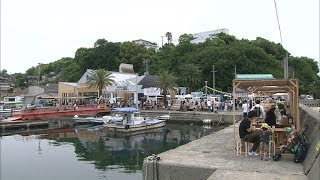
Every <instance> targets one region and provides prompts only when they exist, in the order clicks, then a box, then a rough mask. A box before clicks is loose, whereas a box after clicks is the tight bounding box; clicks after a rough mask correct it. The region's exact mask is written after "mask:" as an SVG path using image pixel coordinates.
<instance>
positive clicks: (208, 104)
mask: <svg viewBox="0 0 320 180" xmlns="http://www.w3.org/2000/svg"><path fill="white" fill-rule="evenodd" d="M207 106H208V111H209V112H210V111H211V101H210V100H208V101H207Z"/></svg>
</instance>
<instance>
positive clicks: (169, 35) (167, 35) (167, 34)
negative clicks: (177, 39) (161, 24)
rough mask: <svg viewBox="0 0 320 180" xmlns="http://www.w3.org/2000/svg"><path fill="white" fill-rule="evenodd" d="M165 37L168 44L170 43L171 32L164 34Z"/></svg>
mask: <svg viewBox="0 0 320 180" xmlns="http://www.w3.org/2000/svg"><path fill="white" fill-rule="evenodd" d="M166 37H167V40H168V44H169V43H171V42H172V33H171V32H166Z"/></svg>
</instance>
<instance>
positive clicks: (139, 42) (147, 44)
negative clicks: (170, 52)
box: [132, 39, 159, 50]
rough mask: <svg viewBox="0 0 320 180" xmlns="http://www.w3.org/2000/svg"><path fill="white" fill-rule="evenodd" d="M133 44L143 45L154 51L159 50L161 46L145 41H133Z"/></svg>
mask: <svg viewBox="0 0 320 180" xmlns="http://www.w3.org/2000/svg"><path fill="white" fill-rule="evenodd" d="M132 42H134V43H136V44H142V45H144V47H146V48H147V49H149V48H152V49H155V50H158V48H159V46H158V45H157V43H154V42H150V41H147V40H143V39H138V40H134V41H132Z"/></svg>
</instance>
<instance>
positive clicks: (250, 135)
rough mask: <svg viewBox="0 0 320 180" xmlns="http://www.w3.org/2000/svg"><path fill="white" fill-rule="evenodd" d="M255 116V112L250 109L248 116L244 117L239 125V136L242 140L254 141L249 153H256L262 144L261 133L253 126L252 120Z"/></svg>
mask: <svg viewBox="0 0 320 180" xmlns="http://www.w3.org/2000/svg"><path fill="white" fill-rule="evenodd" d="M254 118H255V112H254V111H250V112H249V113H248V115H247V117H246V118H244V119H243V120H242V121H241V123H240V125H239V136H240V139H241V140H242V141H245V142H251V143H254V145H253V147H252V149H251V150H250V151H249V155H256V156H258V155H259V154H258V153H256V150H257V148H258V147H259V145H260V135H259V133H256V132H255V128H254V127H253V126H251V121H252V120H254Z"/></svg>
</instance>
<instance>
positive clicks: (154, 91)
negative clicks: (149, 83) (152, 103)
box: [143, 88, 160, 96]
mask: <svg viewBox="0 0 320 180" xmlns="http://www.w3.org/2000/svg"><path fill="white" fill-rule="evenodd" d="M143 94H144V95H145V96H158V95H160V89H159V88H145V89H143Z"/></svg>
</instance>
